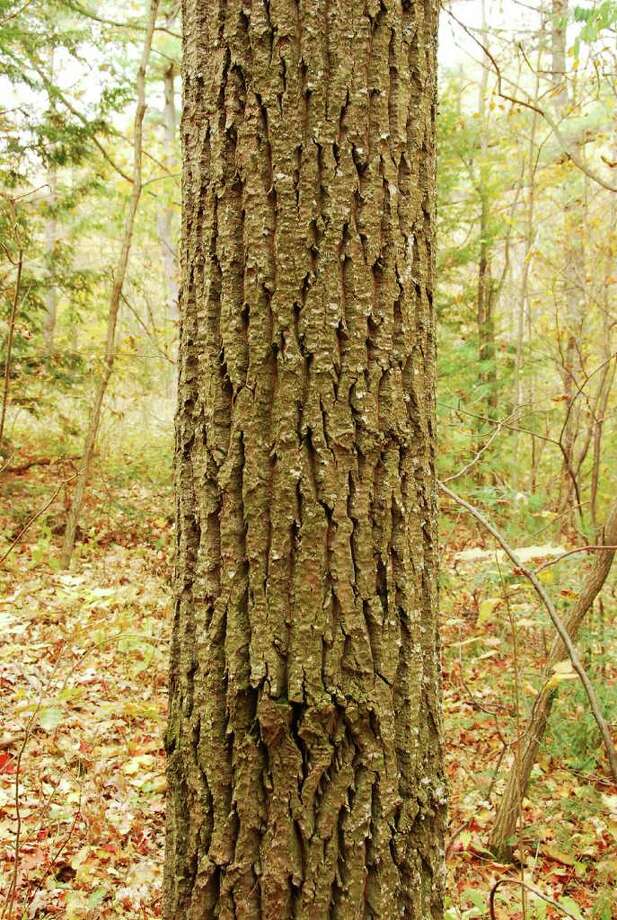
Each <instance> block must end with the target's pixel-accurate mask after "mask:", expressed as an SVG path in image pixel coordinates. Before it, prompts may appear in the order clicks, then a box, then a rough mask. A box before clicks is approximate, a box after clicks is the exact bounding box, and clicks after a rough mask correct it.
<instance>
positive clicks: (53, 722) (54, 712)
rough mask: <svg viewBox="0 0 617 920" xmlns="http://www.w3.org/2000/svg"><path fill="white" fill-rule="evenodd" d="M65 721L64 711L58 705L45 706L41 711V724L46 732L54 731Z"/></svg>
mask: <svg viewBox="0 0 617 920" xmlns="http://www.w3.org/2000/svg"><path fill="white" fill-rule="evenodd" d="M63 721H64V711H63V710H62V709H58V707H57V706H45V708H44V709H41V711H40V712H39V724H40V726H41V728H44V729H45V731H46V732H53V730H54V729H55V728H58V726H59V725H60V724H61V722H63Z"/></svg>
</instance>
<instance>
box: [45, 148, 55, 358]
mask: <svg viewBox="0 0 617 920" xmlns="http://www.w3.org/2000/svg"><path fill="white" fill-rule="evenodd" d="M47 183H48V186H49V197H48V207H49V215H48V217H47V220H46V222H45V247H46V250H47V259H48V264H49V268H48V276H47V286H46V289H45V321H44V323H43V342H44V344H45V354H46V355H47V357H48V358H49V357H51V356H52V355H53V353H54V336H55V333H56V319H57V315H58V291H57V289H56V285H55V282H54V266H53V261H54V258H55V249H56V245H57V242H58V218H57V217H56V214H55V211H54V208H55V207H56V204H57V192H58V171H57V169H56V167H55V166H52V167H51V168H50V169H49V172H48V174H47Z"/></svg>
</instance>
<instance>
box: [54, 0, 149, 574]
mask: <svg viewBox="0 0 617 920" xmlns="http://www.w3.org/2000/svg"><path fill="white" fill-rule="evenodd" d="M158 6H159V0H150V4H149V18H148V26H147V29H146V38H145V41H144V46H143V53H142V58H141V63H140V65H139V71H138V75H137V107H136V109H135V120H134V124H133V135H134V136H133V177H132V189H131V199H130V202H129V208H128V213H127V216H126V221H125V224H124V235H123V239H122V247H121V250H120V258H119V260H118V265H117V267H116V272H115V277H114V283H113V287H112V290H111V297H110V301H109V310H108V313H107V336H106V340H105V356H104V359H103V368H102V371H101V375H100V377H99V379H98V381H97V384H96V390H95V394H94V402H93V405H92V409H91V411H90V418H89V419H88V428H87V431H86V438H85V442H84V450H83V457H82V466H81V469H80V471H79V475H78V477H77V480H76V483H75V490H74V492H73V496H72V500H71V507H70V509H69V512H68V515H67V520H66V527H65V530H64V539H63V543H62V551H61V555H60V563H61V565H62V566H63V567H64V568H67V567H68V566H69V565H70V562H71V558H72V556H73V550H74V549H75V539H76V535H77V524H78V522H79V516H80V514H81V510H82V506H83V502H84V498H85V495H86V487H87V485H88V479H89V476H90V470H91V467H92V460H93V458H94V451H95V448H96V440H97V437H98V433H99V427H100V424H101V413H102V411H103V403H104V401H105V396H106V393H107V387H108V385H109V381H110V379H111V375H112V372H113V367H114V361H115V357H116V328H117V325H118V315H119V313H120V306H121V302H122V290H123V288H124V282H125V279H126V273H127V270H128V265H129V257H130V254H131V246H132V244H133V231H134V228H135V219H136V217H137V210H138V208H139V202H140V199H141V193H142V153H143V123H144V117H145V114H146V71H147V68H148V61H149V59H150V51H151V48H152V38H153V35H154V28H155V25H156V17H157V12H158Z"/></svg>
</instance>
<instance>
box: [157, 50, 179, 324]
mask: <svg viewBox="0 0 617 920" xmlns="http://www.w3.org/2000/svg"><path fill="white" fill-rule="evenodd" d="M175 77H176V74H175V67H174V65H173V64H170V65H169V67H167V68H166V69H165V72H164V74H163V90H164V94H165V107H164V110H163V126H164V153H163V162H164V163H165V165H166V166H167V168H168V169H169V171H170V172H174V171H175V169H176V156H175V148H176V136H177V132H178V116H177V112H176V80H175ZM157 228H158V235H159V242H160V246H161V255H162V256H163V267H164V270H165V282H166V285H167V313H168V316H169V317H171V319H174V320H177V319H178V278H177V275H178V266H177V260H176V243H175V240H174V211H173V208H172V207H171V206H170V205H169V204H164V205H163V206H162V207H161V208H160V209H159V212H158V214H157Z"/></svg>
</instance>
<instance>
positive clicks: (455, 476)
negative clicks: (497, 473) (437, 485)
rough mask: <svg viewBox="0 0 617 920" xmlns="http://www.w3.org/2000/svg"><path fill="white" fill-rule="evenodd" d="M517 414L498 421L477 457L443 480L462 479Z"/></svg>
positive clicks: (514, 413)
mask: <svg viewBox="0 0 617 920" xmlns="http://www.w3.org/2000/svg"><path fill="white" fill-rule="evenodd" d="M516 415H517V413H516V412H513V413H512V415H509V416H508V417H507V418H505V419H502V420H501V421H500V422H497V427H496V428H495V430H494V431H493V433H492V435H491V436H490V438H489V439H488V441H487V442H486V443H485V444H483V445H482V447H481V448H480V450H479V451H478V452H477V453H476V455H475V457H472V459H471V460H470V461H469V463H467V464H465V466H464V467H463V468H462V469H461V470H459V471H458V473H454V474H453V475H452V476H448V478H447V479H444V480H443V481H444V482H453V481H454V480H455V479H460V478H461V476H464V475H465V473H468V472H469V470H470V469H471V468H472V467H473V466H475V465H476V463H477V462H478V461H479V460H480V458H481V457H482V455H483V454H485V453H486V451H487V450H488V449H489V447H490V446H491V444H492V443H493V441H494V440H495V438H496V437H497V436H498V435H499V434H500V432H501V429H502V428H504V427H505V425H506V424H507V422H509V421H511V420H512V419H514V418H516Z"/></svg>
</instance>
